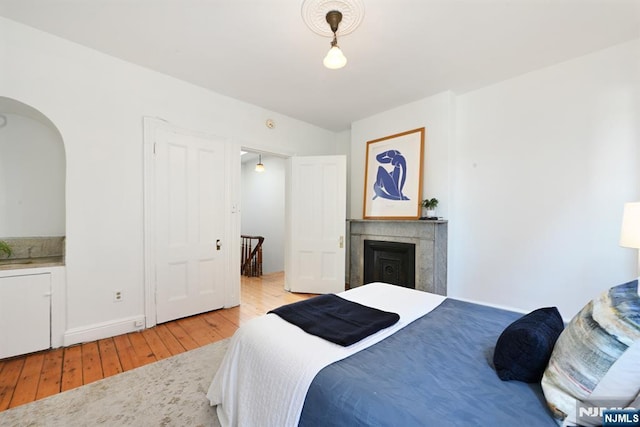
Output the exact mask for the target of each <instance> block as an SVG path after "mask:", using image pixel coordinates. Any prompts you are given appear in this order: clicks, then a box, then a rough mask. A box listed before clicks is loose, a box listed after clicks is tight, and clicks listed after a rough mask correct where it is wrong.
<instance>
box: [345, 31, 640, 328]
mask: <svg viewBox="0 0 640 427" xmlns="http://www.w3.org/2000/svg"><path fill="white" fill-rule="evenodd" d="M639 52H640V40H638V41H635V42H632V43H626V44H623V45H619V46H616V47H613V48H610V49H607V50H603V51H600V52H596V53H593V54H590V55H587V56H584V57H581V58H577V59H574V60H571V61H568V62H565V63H561V64H558V65H556V66H553V67H549V68H545V69H543V70H539V71H536V72H532V73H529V74H526V75H523V76H520V77H518V78H514V79H511V80H508V81H504V82H501V83H499V84H496V85H493V86H490V87H486V88H483V89H481V90H477V91H474V92H471V93H467V94H465V95H461V96H454V95H453V94H451V93H444V94H440V95H436V96H433V97H430V98H427V99H424V100H421V101H418V102H415V103H412V104H408V105H404V106H402V107H400V108H396V109H394V110H391V111H387V112H383V113H380V114H377V115H375V116H373V117H369V118H367V119H364V120H361V121H359V122H356V123H354V124H353V127H352V139H351V147H352V149H351V166H352V167H351V171H350V173H351V217H352V218H361V217H362V194H363V188H362V186H363V179H364V156H365V150H366V141H367V140H370V139H374V138H379V137H383V136H386V135H391V134H394V133H398V132H401V131H405V130H409V129H413V128H416V127H420V126H425V127H426V130H427V134H426V146H427V150H426V151H427V152H426V156H425V177H424V186H423V188H424V197H437V198H439V199H440V200H441V204H440V206H439V214H440V215H444V216H445V217H446V218H448V219H449V281H448V289H449V295H450V296H453V297H457V298H466V299H471V300H475V301H479V302H485V303H490V304H495V305H502V306H506V307H512V308H516V309H521V310H531V309H534V308H537V307H541V306H549V305H555V306H558V307H559V309H560V311H561V313H562V314H563V316H564V317H566V318H570V317H572V316H573V315H574V314H575V313H576V312H577V311H578V310H579V309H580V308H581V307H582V306H583V305H584V303H585V302H586V301H588V300H589V299H591V298H592V297H594V296H595V295H596V294H598V293H600V292H601V291H602V290H604V289H607V288H608V287H610V286H613V285H616V284H618V283H621V282H623V281H627V280H630V279H631V278H632V277H633V276H634V274H636V271H637V270H636V265H635V251H633V250H631V249H623V248H620V247H618V238H619V228H620V221H621V215H622V206H623V203H624V202H626V201H633V200H638V199H640V120H639V118H640V63H639V61H640V55H639Z"/></svg>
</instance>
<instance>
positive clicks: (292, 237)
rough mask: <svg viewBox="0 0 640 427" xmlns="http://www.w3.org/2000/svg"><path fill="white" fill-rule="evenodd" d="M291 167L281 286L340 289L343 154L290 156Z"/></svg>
mask: <svg viewBox="0 0 640 427" xmlns="http://www.w3.org/2000/svg"><path fill="white" fill-rule="evenodd" d="M289 168H290V173H289V177H290V179H289V180H288V182H287V190H288V193H289V194H287V201H288V204H289V206H288V209H287V214H288V218H287V232H288V235H289V236H288V249H287V256H286V257H285V259H286V263H285V282H286V284H285V287H286V289H288V290H290V291H291V292H305V293H316V294H326V293H335V292H341V291H344V288H345V277H344V276H345V249H344V248H345V238H346V237H345V221H346V185H347V178H346V177H347V161H346V157H345V156H314V157H292V158H291V159H290V163H289Z"/></svg>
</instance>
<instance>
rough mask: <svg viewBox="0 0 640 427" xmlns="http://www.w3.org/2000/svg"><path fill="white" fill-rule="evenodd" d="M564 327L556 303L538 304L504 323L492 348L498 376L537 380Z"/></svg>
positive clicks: (510, 378)
mask: <svg viewBox="0 0 640 427" xmlns="http://www.w3.org/2000/svg"><path fill="white" fill-rule="evenodd" d="M563 329H564V323H563V322H562V317H561V316H560V313H559V312H558V309H557V308H556V307H546V308H539V309H537V310H534V311H532V312H531V313H529V314H527V315H525V316H522V317H521V318H520V319H518V320H516V321H515V322H513V323H512V324H510V325H509V326H507V328H506V329H505V330H504V331H503V332H502V334H500V337H499V338H498V342H497V343H496V348H495V350H494V352H493V365H494V366H495V369H496V372H497V373H498V376H499V377H500V379H501V380H503V381H509V380H517V381H524V382H527V383H535V382H540V380H541V379H542V375H543V374H544V370H545V369H546V367H547V364H548V363H549V358H550V357H551V352H552V351H553V346H554V345H555V343H556V341H557V340H558V337H559V336H560V333H561V332H562V330H563Z"/></svg>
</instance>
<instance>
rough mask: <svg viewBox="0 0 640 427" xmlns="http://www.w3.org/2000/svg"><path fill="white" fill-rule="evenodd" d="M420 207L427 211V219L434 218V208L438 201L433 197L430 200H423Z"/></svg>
mask: <svg viewBox="0 0 640 427" xmlns="http://www.w3.org/2000/svg"><path fill="white" fill-rule="evenodd" d="M422 207H423V208H425V209H426V210H427V218H436V208H437V207H438V199H436V198H435V197H433V198H431V199H424V200H423V201H422Z"/></svg>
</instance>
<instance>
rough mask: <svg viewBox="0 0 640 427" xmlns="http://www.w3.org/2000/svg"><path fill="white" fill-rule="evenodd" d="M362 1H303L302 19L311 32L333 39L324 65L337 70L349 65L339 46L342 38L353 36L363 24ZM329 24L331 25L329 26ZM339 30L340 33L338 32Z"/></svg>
mask: <svg viewBox="0 0 640 427" xmlns="http://www.w3.org/2000/svg"><path fill="white" fill-rule="evenodd" d="M363 17H364V4H363V1H362V0H303V1H302V19H303V20H304V22H305V24H307V27H309V29H310V30H311V31H313V32H314V33H316V34H319V35H321V36H323V37H331V39H332V41H331V49H329V52H328V53H327V55H326V56H325V58H324V60H323V61H322V63H323V64H324V66H325V67H327V68H330V69H332V70H336V69H339V68H342V67H344V66H345V65H346V64H347V58H346V57H345V56H344V53H342V50H341V49H340V47H339V46H338V33H339V34H340V37H344V36H346V35H347V34H351V33H352V32H353V31H354V30H355V29H356V28H358V26H359V25H360V23H361V22H362V19H363ZM327 24H329V25H327ZM338 29H339V31H338Z"/></svg>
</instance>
